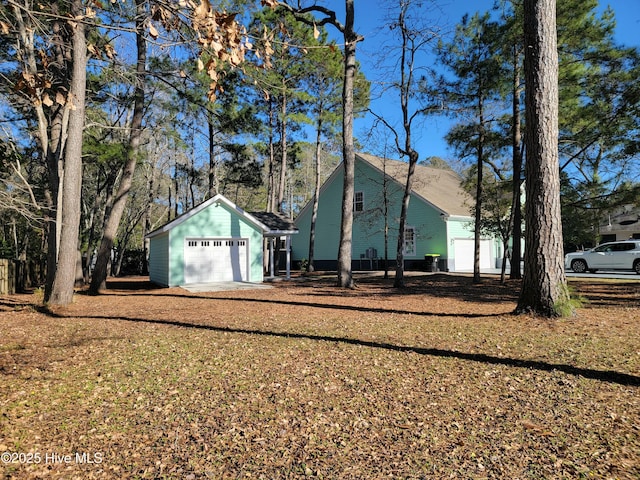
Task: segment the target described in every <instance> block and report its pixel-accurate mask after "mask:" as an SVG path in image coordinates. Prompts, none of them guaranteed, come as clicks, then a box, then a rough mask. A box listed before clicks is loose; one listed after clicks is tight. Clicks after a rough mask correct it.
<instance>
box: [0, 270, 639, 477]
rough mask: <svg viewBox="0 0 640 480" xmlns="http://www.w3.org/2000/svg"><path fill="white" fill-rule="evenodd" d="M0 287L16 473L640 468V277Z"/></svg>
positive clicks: (490, 473) (424, 473) (425, 473)
mask: <svg viewBox="0 0 640 480" xmlns="http://www.w3.org/2000/svg"><path fill="white" fill-rule="evenodd" d="M334 283H335V280H334V278H333V277H322V276H318V277H314V278H313V279H296V280H294V281H291V282H276V283H274V284H273V288H271V289H267V290H240V291H225V292H208V293H190V292H188V291H186V290H184V289H181V288H157V287H155V286H153V285H152V284H150V283H149V282H148V280H147V279H145V278H126V279H117V280H112V281H110V282H109V290H108V291H107V292H105V293H104V294H103V295H99V296H89V295H86V294H85V293H83V292H78V294H77V295H76V297H75V301H74V303H73V304H72V305H70V306H69V307H67V308H59V309H55V310H53V311H49V310H46V309H43V308H42V306H41V305H40V304H39V299H38V297H37V295H35V294H31V295H13V296H8V297H2V298H0V328H1V329H2V337H0V409H1V411H0V452H8V456H4V457H3V461H2V462H1V463H0V472H2V473H3V475H4V478H45V477H46V478H192V479H196V478H268V479H272V478H303V477H317V478H353V479H355V478H383V477H384V478H520V479H524V478H531V479H539V478H579V477H589V478H638V477H640V458H639V454H638V452H640V422H639V420H638V419H640V329H639V328H638V327H639V326H640V282H635V281H628V282H612V281H600V282H594V281H587V280H576V281H572V282H571V286H572V287H573V289H574V290H575V291H576V292H577V293H579V294H580V295H582V296H584V297H586V298H587V299H588V300H589V303H588V304H587V305H586V306H585V307H584V308H582V309H580V311H579V312H578V315H577V316H576V317H574V318H570V319H563V320H553V321H551V320H546V319H541V318H537V317H533V316H513V315H512V314H511V312H512V311H513V309H514V308H515V304H516V300H517V296H518V293H519V290H520V283H519V282H512V281H510V282H507V283H506V284H505V285H501V284H500V283H499V282H498V281H497V279H495V278H487V279H485V280H484V282H483V283H481V284H479V285H476V284H473V283H472V282H471V278H470V277H467V276H455V275H447V274H433V275H431V274H429V275H420V276H413V277H409V278H407V288H406V289H404V290H401V291H399V290H396V289H394V288H393V287H392V281H391V280H384V279H382V278H380V277H379V276H375V277H370V276H367V277H361V278H358V282H357V288H355V289H352V290H344V289H339V288H336V287H335V286H334Z"/></svg>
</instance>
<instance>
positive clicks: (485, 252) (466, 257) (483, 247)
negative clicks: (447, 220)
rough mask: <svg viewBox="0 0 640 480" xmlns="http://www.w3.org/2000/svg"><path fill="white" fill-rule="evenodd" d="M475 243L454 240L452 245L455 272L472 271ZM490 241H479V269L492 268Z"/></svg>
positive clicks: (466, 240) (463, 239)
mask: <svg viewBox="0 0 640 480" xmlns="http://www.w3.org/2000/svg"><path fill="white" fill-rule="evenodd" d="M474 250H475V241H474V240H473V239H466V238H456V240H455V243H454V258H455V267H454V268H455V271H457V272H463V271H473V257H474ZM491 252H492V241H491V240H481V241H480V268H483V269H486V268H492V261H491V259H492V256H491Z"/></svg>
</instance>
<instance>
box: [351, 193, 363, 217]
mask: <svg viewBox="0 0 640 480" xmlns="http://www.w3.org/2000/svg"><path fill="white" fill-rule="evenodd" d="M353 211H354V212H363V211H364V192H355V193H354V194H353Z"/></svg>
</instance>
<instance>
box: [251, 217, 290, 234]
mask: <svg viewBox="0 0 640 480" xmlns="http://www.w3.org/2000/svg"><path fill="white" fill-rule="evenodd" d="M250 214H251V215H252V216H253V217H255V218H256V219H257V220H258V221H259V222H261V223H262V224H263V225H265V226H266V227H268V228H269V230H270V231H271V232H282V233H284V232H289V233H293V232H297V231H298V229H297V228H296V226H295V225H294V224H293V220H290V219H288V218H287V217H285V216H284V215H280V214H278V213H270V212H250Z"/></svg>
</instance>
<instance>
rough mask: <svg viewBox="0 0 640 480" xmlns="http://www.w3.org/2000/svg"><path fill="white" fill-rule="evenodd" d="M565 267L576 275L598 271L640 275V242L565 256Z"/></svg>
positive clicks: (611, 245)
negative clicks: (625, 272) (629, 272)
mask: <svg viewBox="0 0 640 480" xmlns="http://www.w3.org/2000/svg"><path fill="white" fill-rule="evenodd" d="M564 267H565V268H566V269H569V268H570V269H571V270H573V271H574V272H576V273H584V272H586V271H589V272H595V271H596V270H634V271H635V272H636V273H637V274H640V240H626V241H623V242H610V243H603V244H602V245H598V246H597V247H595V248H592V249H591V250H586V251H584V252H575V253H568V254H567V255H565V256H564Z"/></svg>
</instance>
